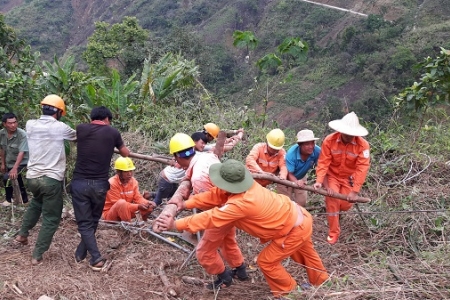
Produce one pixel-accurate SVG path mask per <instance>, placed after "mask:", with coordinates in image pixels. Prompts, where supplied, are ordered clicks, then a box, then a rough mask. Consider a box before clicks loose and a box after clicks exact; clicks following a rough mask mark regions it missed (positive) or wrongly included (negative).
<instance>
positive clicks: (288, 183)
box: [252, 173, 370, 203]
mask: <svg viewBox="0 0 450 300" xmlns="http://www.w3.org/2000/svg"><path fill="white" fill-rule="evenodd" d="M252 177H253V178H254V179H265V180H270V181H272V182H275V183H279V184H283V185H286V186H290V187H293V188H295V189H301V190H305V191H308V192H313V193H316V194H320V195H323V196H328V192H327V191H326V190H324V189H320V190H316V189H314V187H312V186H307V185H306V186H304V187H300V186H298V184H296V183H295V182H292V181H289V180H283V179H280V178H279V177H277V176H275V175H273V174H270V173H264V174H260V173H252ZM333 197H334V198H338V199H341V200H345V201H348V200H347V195H344V194H339V193H334V195H333ZM349 202H350V201H349ZM353 202H357V203H369V202H370V199H369V198H364V197H358V198H357V199H356V200H355V201H353Z"/></svg>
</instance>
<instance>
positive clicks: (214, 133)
mask: <svg viewBox="0 0 450 300" xmlns="http://www.w3.org/2000/svg"><path fill="white" fill-rule="evenodd" d="M202 132H203V133H204V134H205V135H206V138H207V140H208V143H210V142H212V141H213V140H215V139H216V138H217V137H218V136H219V132H220V128H219V126H217V125H216V124H214V123H206V124H205V125H204V126H203V131H202ZM232 134H234V135H233V136H231V137H229V138H227V139H225V142H224V144H223V152H228V151H230V150H232V149H233V148H234V147H235V146H236V145H237V144H238V143H239V141H241V140H242V138H243V137H244V129H243V128H240V129H237V130H234V131H233V133H232ZM215 147H216V144H215V143H212V144H207V145H206V146H205V148H204V150H203V151H205V152H214V149H215Z"/></svg>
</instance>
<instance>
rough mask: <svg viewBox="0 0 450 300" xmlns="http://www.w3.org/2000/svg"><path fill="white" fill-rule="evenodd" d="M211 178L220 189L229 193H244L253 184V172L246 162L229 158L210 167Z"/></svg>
mask: <svg viewBox="0 0 450 300" xmlns="http://www.w3.org/2000/svg"><path fill="white" fill-rule="evenodd" d="M209 178H210V179H211V181H212V183H213V184H214V185H215V186H217V187H218V188H219V189H222V190H225V191H227V192H229V193H233V194H239V193H243V192H245V191H246V190H248V189H249V188H251V186H252V185H253V181H254V180H253V177H252V174H250V172H249V171H248V170H247V169H246V168H245V166H244V164H243V163H241V162H239V161H237V160H234V159H229V160H227V161H226V162H224V163H218V164H213V165H211V166H210V167H209Z"/></svg>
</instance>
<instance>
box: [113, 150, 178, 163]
mask: <svg viewBox="0 0 450 300" xmlns="http://www.w3.org/2000/svg"><path fill="white" fill-rule="evenodd" d="M114 153H117V154H120V153H119V151H118V150H114ZM128 157H132V158H139V159H144V160H150V161H155V162H159V163H163V164H166V165H170V166H173V165H174V164H175V161H174V160H173V158H172V157H170V156H165V155H155V154H152V155H144V154H139V153H133V152H130V154H129V155H128Z"/></svg>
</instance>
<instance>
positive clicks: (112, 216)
mask: <svg viewBox="0 0 450 300" xmlns="http://www.w3.org/2000/svg"><path fill="white" fill-rule="evenodd" d="M152 211H153V207H150V208H148V209H146V210H139V212H140V213H141V216H146V215H147V214H149V213H151V212H152ZM135 213H136V209H133V208H132V203H130V202H127V201H126V200H124V199H120V200H118V201H117V202H116V203H114V204H113V206H111V208H110V209H109V210H108V211H106V212H103V214H102V219H103V220H107V221H125V222H130V221H131V218H133V217H134V216H135Z"/></svg>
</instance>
